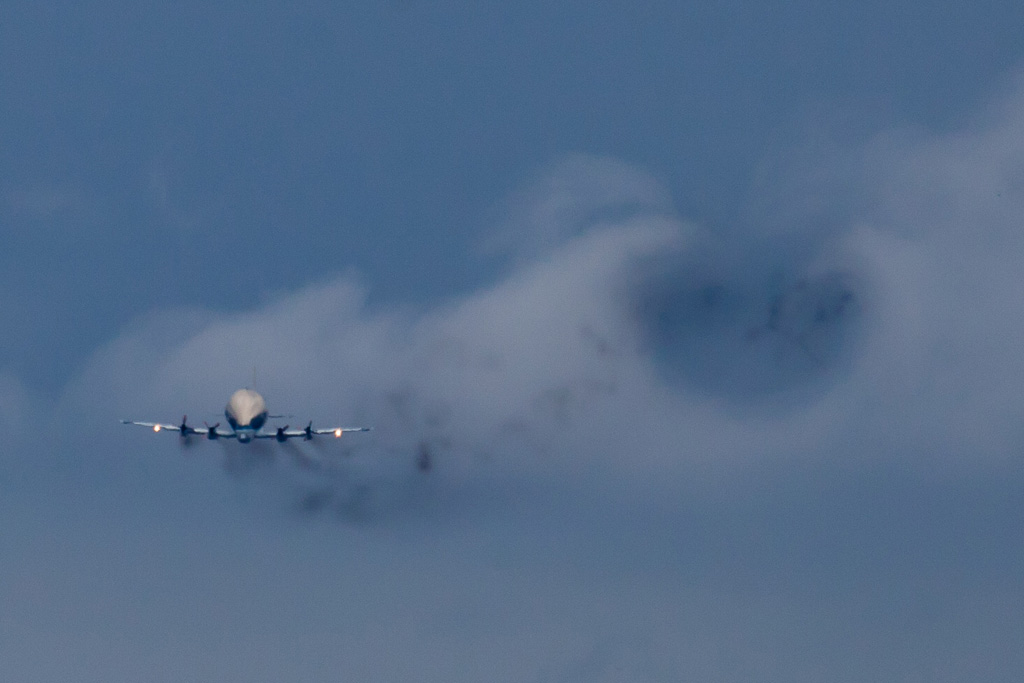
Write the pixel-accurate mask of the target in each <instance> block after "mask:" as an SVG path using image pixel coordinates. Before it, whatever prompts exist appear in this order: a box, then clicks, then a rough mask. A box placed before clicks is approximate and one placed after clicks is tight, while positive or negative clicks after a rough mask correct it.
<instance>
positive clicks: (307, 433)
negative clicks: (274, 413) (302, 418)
mask: <svg viewBox="0 0 1024 683" xmlns="http://www.w3.org/2000/svg"><path fill="white" fill-rule="evenodd" d="M370 429H371V428H370V427H332V428H330V429H313V425H312V423H310V425H309V426H307V427H306V428H305V429H288V428H287V427H278V428H277V429H272V430H269V431H266V432H259V433H257V434H256V435H255V436H254V438H256V439H277V440H278V441H287V440H288V439H297V438H302V439H305V440H307V441H309V440H310V439H312V438H313V437H314V436H319V435H324V434H331V435H333V436H334V437H335V438H338V437H340V436H341V435H342V434H344V433H345V432H368V431H370Z"/></svg>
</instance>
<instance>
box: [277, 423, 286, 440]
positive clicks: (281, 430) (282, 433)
mask: <svg viewBox="0 0 1024 683" xmlns="http://www.w3.org/2000/svg"><path fill="white" fill-rule="evenodd" d="M287 429H288V425H285V426H284V427H278V428H277V440H278V441H280V442H281V443H284V442H285V441H287V440H288V435H287V434H285V431H286V430H287Z"/></svg>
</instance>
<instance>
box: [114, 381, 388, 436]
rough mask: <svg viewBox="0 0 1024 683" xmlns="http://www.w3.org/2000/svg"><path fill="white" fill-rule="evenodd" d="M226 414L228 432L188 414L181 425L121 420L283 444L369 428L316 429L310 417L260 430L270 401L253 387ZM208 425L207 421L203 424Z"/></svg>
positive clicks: (235, 395) (235, 396)
mask: <svg viewBox="0 0 1024 683" xmlns="http://www.w3.org/2000/svg"><path fill="white" fill-rule="evenodd" d="M224 416H225V417H226V418H227V420H228V425H229V426H230V427H231V431H230V432H227V431H224V430H221V429H217V427H219V426H220V422H217V423H216V424H214V425H213V426H212V427H211V426H210V425H206V427H192V426H190V425H189V424H188V416H184V417H182V418H181V424H178V425H174V424H164V423H162V422H137V421H135V420H121V424H126V425H139V426H140V427H149V428H150V429H152V430H153V431H154V432H161V431H168V432H180V433H181V436H182V438H185V437H186V436H188V435H190V434H199V435H201V436H205V437H206V438H207V439H209V440H210V441H215V440H217V439H237V440H238V441H239V442H240V443H249V442H250V441H252V440H253V439H276V440H277V441H279V442H281V443H284V442H285V441H287V440H288V439H296V438H302V439H303V440H304V441H312V440H313V437H314V436H317V435H321V434H333V435H334V437H335V438H340V437H341V435H342V434H344V433H345V432H368V431H370V429H371V428H370V427H332V428H330V429H313V421H312V420H310V422H309V424H307V425H306V428H305V429H288V425H285V426H284V427H277V428H276V429H274V430H273V431H267V432H264V431H261V430H262V428H263V425H264V424H265V423H266V421H267V418H268V417H280V416H271V415H268V414H267V404H266V402H265V401H264V400H263V397H262V396H260V395H259V394H258V393H257V392H255V391H253V390H252V389H239V390H238V391H236V392H235V393H233V394H231V398H230V399H228V405H227V407H225V408H224ZM204 424H206V423H204Z"/></svg>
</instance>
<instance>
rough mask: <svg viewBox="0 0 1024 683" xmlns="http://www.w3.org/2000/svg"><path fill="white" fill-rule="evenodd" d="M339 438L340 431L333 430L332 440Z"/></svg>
mask: <svg viewBox="0 0 1024 683" xmlns="http://www.w3.org/2000/svg"><path fill="white" fill-rule="evenodd" d="M340 436H341V430H340V429H335V430H334V438H335V439H337V438H339V437H340Z"/></svg>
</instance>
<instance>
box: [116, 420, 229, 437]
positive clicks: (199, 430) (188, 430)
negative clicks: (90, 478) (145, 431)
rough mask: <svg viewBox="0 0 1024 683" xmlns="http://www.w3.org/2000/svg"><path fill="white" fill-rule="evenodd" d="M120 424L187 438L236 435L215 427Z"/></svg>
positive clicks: (160, 423) (124, 422)
mask: <svg viewBox="0 0 1024 683" xmlns="http://www.w3.org/2000/svg"><path fill="white" fill-rule="evenodd" d="M121 424H126V425H138V426H140V427H149V428H150V429H152V430H153V431H154V432H162V431H168V432H184V433H183V434H182V436H188V435H189V434H199V435H200V436H210V432H211V431H213V433H214V434H213V436H212V437H211V438H214V439H218V438H219V439H233V438H235V436H236V434H235V433H234V432H224V431H221V430H219V429H217V427H216V425H214V427H212V428H206V427H193V426H191V425H187V424H186V425H172V424H167V423H165V422H141V421H137V420H121Z"/></svg>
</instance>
